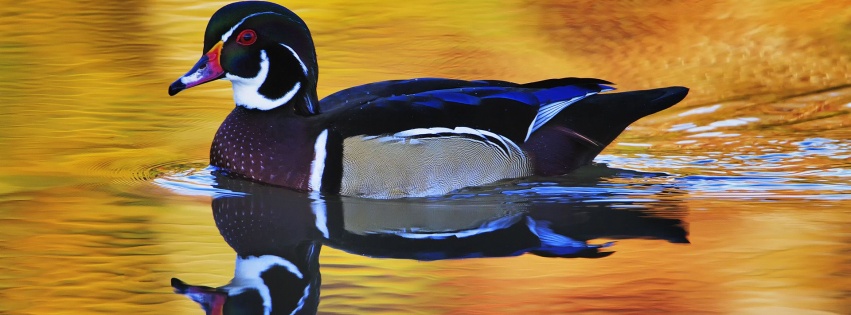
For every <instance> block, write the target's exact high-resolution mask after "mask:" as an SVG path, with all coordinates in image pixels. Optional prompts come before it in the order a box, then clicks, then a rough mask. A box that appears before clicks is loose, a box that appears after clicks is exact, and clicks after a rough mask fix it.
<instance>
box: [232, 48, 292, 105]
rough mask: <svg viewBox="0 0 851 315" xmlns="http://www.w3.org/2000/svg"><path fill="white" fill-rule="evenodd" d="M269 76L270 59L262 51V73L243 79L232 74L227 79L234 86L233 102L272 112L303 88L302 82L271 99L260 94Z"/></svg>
mask: <svg viewBox="0 0 851 315" xmlns="http://www.w3.org/2000/svg"><path fill="white" fill-rule="evenodd" d="M268 75H269V58H268V57H267V56H266V51H265V50H261V51H260V71H258V72H257V75H255V76H254V77H253V78H243V77H240V76H235V75H232V74H230V73H228V74H225V78H227V79H228V80H230V81H231V83H232V84H233V100H234V102H236V105H238V106H242V107H245V108H250V109H259V110H270V109H273V108H275V107H278V106H281V105H284V104H286V103H287V102H289V101H290V100H291V99H292V98H293V96H295V94H296V92H298V90H299V89H300V88H301V82H296V83H295V85H293V87H292V88H291V89H290V90H289V91H288V92H287V93H285V94H284V96H281V97H280V98H277V99H270V98H267V97H266V96H263V95H262V94H260V92H259V90H260V86H261V85H263V82H266V77H267V76H268Z"/></svg>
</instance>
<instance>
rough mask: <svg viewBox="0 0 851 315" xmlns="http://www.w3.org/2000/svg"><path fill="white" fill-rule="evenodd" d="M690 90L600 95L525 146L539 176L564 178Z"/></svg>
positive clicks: (560, 117)
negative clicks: (624, 131)
mask: <svg viewBox="0 0 851 315" xmlns="http://www.w3.org/2000/svg"><path fill="white" fill-rule="evenodd" d="M686 94H688V88H685V87H680V86H673V87H666V88H659V89H652V90H643V91H630V92H622V93H609V94H598V95H593V96H590V97H588V98H585V99H583V100H581V101H579V102H576V103H575V104H571V105H570V106H568V107H567V108H565V109H564V110H563V111H562V112H560V113H559V114H558V115H557V116H556V117H554V118H553V119H552V120H551V121H550V122H548V123H547V124H546V125H544V126H543V127H541V128H540V129H538V130H536V131H535V132H534V133H532V134H531V135H530V137H529V139H528V140H527V141H526V142H525V143H523V145H521V147H522V148H523V149H524V151H526V152H528V153H530V155H531V156H532V158H533V161H534V165H535V174H536V175H543V176H551V175H560V174H565V173H567V172H570V171H572V170H574V169H576V168H578V167H580V166H583V165H587V164H588V163H590V162H591V160H593V159H594V157H596V156H597V154H599V153H600V151H602V150H603V148H605V147H606V146H607V145H609V143H611V142H612V141H614V140H615V138H617V136H618V135H620V133H621V132H623V130H624V129H626V127H627V126H629V125H630V124H632V123H633V122H635V121H636V120H638V119H640V118H642V117H644V116H647V115H650V114H653V113H656V112H658V111H661V110H663V109H666V108H668V107H671V106H673V105H674V104H676V103H678V102H680V101H681V100H683V98H685V97H686Z"/></svg>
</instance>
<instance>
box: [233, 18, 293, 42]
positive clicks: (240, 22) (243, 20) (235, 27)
mask: <svg viewBox="0 0 851 315" xmlns="http://www.w3.org/2000/svg"><path fill="white" fill-rule="evenodd" d="M262 14H277V15H280V16H284V15H283V14H280V13H278V12H272V11H266V12H257V13H253V14H249V15H248V16H246V17H244V18H242V20H239V22H237V23H236V25H234V26H233V27H231V28H230V30H228V31H227V32H226V33H224V34H223V35H222V41H223V42H227V41H228V38H230V36H231V35H233V32H234V31H236V29H237V28H239V26H240V25H242V23H243V22H245V20H248V19H250V18H253V17H255V16H258V15H262Z"/></svg>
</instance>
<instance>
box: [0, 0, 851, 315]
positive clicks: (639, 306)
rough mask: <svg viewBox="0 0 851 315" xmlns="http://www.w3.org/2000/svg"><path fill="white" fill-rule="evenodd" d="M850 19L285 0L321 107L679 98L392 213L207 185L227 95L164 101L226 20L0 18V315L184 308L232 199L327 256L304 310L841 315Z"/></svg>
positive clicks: (146, 10)
mask: <svg viewBox="0 0 851 315" xmlns="http://www.w3.org/2000/svg"><path fill="white" fill-rule="evenodd" d="M846 2H847V1H819V2H810V1H783V2H776V1H756V2H753V1H750V2H736V1H699V2H689V3H686V2H683V3H679V4H677V3H669V2H665V1H637V2H636V1H632V2H617V3H607V4H606V5H600V4H599V3H598V2H595V1H573V2H563V1H536V2H522V1H520V2H518V1H490V2H481V1H469V2H465V1H455V2H445V1H424V2H417V3H410V4H408V3H406V4H405V6H398V5H397V4H396V3H390V2H387V1H377V0H375V1H364V2H359V3H351V2H340V1H324V2H322V3H314V2H310V1H292V2H287V3H285V5H287V6H289V7H290V8H292V9H294V10H295V11H296V12H297V13H298V14H300V15H301V16H302V17H303V18H304V19H305V20H306V21H307V23H308V24H309V25H310V27H311V30H312V31H313V33H314V37H315V40H316V43H317V52H318V55H319V62H320V72H321V74H322V75H321V76H320V78H321V80H320V83H319V89H320V90H319V92H320V95H327V94H329V93H331V92H334V91H336V90H338V89H341V88H344V87H348V86H353V85H357V84H362V83H366V82H372V81H377V80H387V79H398V78H408V77H421V76H433V77H456V78H463V79H481V78H491V79H503V80H514V81H533V80H539V79H543V78H549V77H560V76H591V77H599V78H603V79H606V80H610V81H614V82H616V83H618V85H617V86H618V88H619V89H621V90H631V89H641V88H651V87H657V86H666V85H685V86H689V87H690V88H692V92H691V94H690V95H689V97H688V98H687V99H686V100H685V101H684V102H683V103H681V104H679V105H677V106H675V107H674V108H672V109H670V110H667V111H664V112H661V113H659V114H656V115H653V116H651V117H648V118H645V119H643V120H641V121H639V122H638V123H636V124H634V125H633V126H632V127H630V129H629V130H627V132H625V133H624V134H623V135H621V137H620V138H619V139H618V140H617V141H616V142H615V143H613V144H612V145H611V146H610V147H609V148H608V149H607V150H606V151H604V152H603V154H602V155H601V156H599V157H598V158H597V159H596V160H595V161H596V162H597V165H594V166H591V167H587V168H584V169H581V170H579V171H578V172H576V173H574V174H570V175H567V176H563V177H556V178H529V179H523V180H515V181H509V182H504V183H499V184H495V185H490V186H487V187H479V188H470V189H465V190H462V191H459V192H456V193H453V194H451V195H449V196H444V197H435V198H427V199H418V200H397V201H369V200H359V199H352V198H336V197H328V198H325V197H323V198H320V199H311V197H310V196H301V195H298V194H295V195H293V194H292V193H289V194H288V192H286V191H280V190H276V189H273V188H270V187H266V186H262V185H255V184H250V183H245V182H241V181H234V180H231V179H228V178H226V177H216V174H215V173H214V172H210V170H208V169H206V166H207V165H206V160H207V157H208V150H209V143H210V141H211V139H212V135H213V133H214V132H215V129H216V128H217V126H218V125H219V123H220V122H221V120H222V119H223V118H224V116H225V115H227V113H228V112H229V111H230V109H231V106H232V101H231V98H230V97H231V96H230V88H229V86H227V84H226V83H212V84H209V85H205V86H203V87H200V88H198V89H197V90H196V89H193V90H191V91H187V93H186V94H185V95H184V94H181V95H180V97H176V98H169V97H168V96H167V94H166V88H167V86H168V84H169V83H171V82H172V81H173V80H174V79H175V78H176V77H178V76H179V75H182V74H183V73H184V72H185V71H186V69H188V67H190V66H191V65H192V64H193V63H194V62H195V60H197V58H198V56H199V54H200V53H201V52H200V49H201V39H202V32H203V29H204V27H205V24H206V21H207V19H208V18H209V16H210V15H211V14H212V13H213V12H214V11H215V10H216V9H217V8H219V7H220V6H221V5H223V3H222V2H215V3H210V2H199V3H197V4H187V3H186V2H183V1H156V2H148V1H125V2H120V3H119V2H116V3H101V2H85V1H84V2H74V3H63V4H62V5H58V4H56V3H53V2H47V1H28V2H26V3H11V2H10V3H6V4H4V5H3V9H0V12H1V13H2V16H3V21H4V23H0V33H1V34H2V35H3V36H0V82H2V84H0V104H2V105H3V106H0V148H2V149H0V314H54V313H56V314H59V313H68V314H95V313H136V314H140V313H150V314H163V313H170V314H177V313H181V314H201V313H202V310H201V309H199V308H198V306H197V305H196V304H195V303H193V302H192V301H190V300H189V299H187V298H185V297H183V296H180V295H177V294H174V293H173V292H172V288H171V286H170V283H169V281H170V279H171V278H172V277H179V278H180V279H182V280H185V281H186V282H188V283H193V284H204V285H210V286H220V285H223V284H225V283H227V282H228V281H229V280H230V278H231V276H232V275H233V272H234V258H235V253H234V248H232V247H231V246H229V244H228V243H226V242H225V241H223V235H222V233H221V231H225V230H227V229H228V228H231V227H232V226H231V225H227V224H223V223H222V222H224V223H232V222H237V221H235V220H218V219H220V218H223V216H224V215H237V214H238V213H239V212H238V211H237V212H233V211H234V210H233V209H239V205H240V204H244V203H256V204H270V205H273V206H274V205H281V204H292V205H293V206H292V207H290V208H289V210H288V211H291V212H292V216H288V217H287V218H286V220H284V219H281V220H279V221H280V222H284V221H286V222H289V223H287V224H291V228H288V229H279V231H293V232H292V233H291V234H292V235H289V236H287V237H293V238H294V239H298V240H304V239H307V240H311V241H319V242H320V243H321V244H323V245H322V249H321V251H320V254H319V256H318V257H317V259H318V262H319V266H320V267H319V269H318V273H319V274H321V291H320V293H319V301H320V302H319V305H318V313H321V314H364V313H370V314H378V313H381V314H412V313H415V314H540V313H545V314H547V313H548V314H561V313H570V312H577V313H635V314H647V313H663V312H664V313H687V314H692V313H712V314H716V313H754V314H766V313H770V314H822V313H835V314H843V313H847V312H848V310H849V309H851V291H849V288H851V281H850V280H849V279H851V277H849V276H851V263H849V259H848V254H849V252H851V244H849V243H851V239H849V232H851V230H849V227H848V226H849V224H848V222H849V221H851V211H849V210H848V209H849V207H848V204H849V201H848V199H849V197H848V196H851V194H849V187H851V162H849V160H851V159H849V157H851V140H849V139H851V129H849V127H848V126H849V125H851V115H849V113H851V45H849V43H851V30H849V28H848V25H849V23H851V9H849V8H851V7H849V6H848V5H847V3H846ZM214 197H215V199H214ZM315 202H321V204H322V205H324V206H325V209H326V210H325V211H327V212H326V213H327V217H326V221H325V222H326V223H327V232H328V233H327V236H326V235H325V234H323V232H322V230H321V228H319V230H317V231H319V233H318V236H317V234H315V233H314V232H315V231H314V230H311V229H315V228H318V227H320V226H321V224H319V223H317V222H320V221H321V220H319V221H317V217H318V216H317V214H316V213H319V212H315V211H314V208H311V207H312V206H310V205H314V204H315ZM299 204H301V205H303V207H302V208H299V206H297V205H299ZM234 207H236V208H234ZM258 209H260V210H262V209H265V208H262V207H261V208H258ZM258 211H259V210H258ZM257 213H262V211H260V212H257ZM243 219H246V220H248V219H256V218H252V217H245V218H243ZM257 222H261V223H264V222H265V223H268V222H273V221H264V220H262V219H261V220H258V221H257ZM274 222H278V221H274ZM300 228H303V229H304V230H303V232H304V233H305V234H298V233H296V232H295V231H302V230H299V229H300ZM220 229H221V231H220ZM312 231H313V232H312ZM299 233H301V232H299ZM227 235H228V234H225V236H224V239H225V240H227V241H228V242H230V245H234V244H242V243H240V241H241V240H247V239H243V238H240V237H230V238H229V237H228V236H227ZM305 235H306V236H305ZM450 235H454V237H456V238H459V236H463V237H460V238H459V239H464V240H466V241H465V242H461V243H445V240H446V239H448V238H451V237H449V236H450ZM281 237H283V236H281ZM376 240H377V241H376ZM612 242H614V243H612ZM249 244H262V242H259V243H258V242H249ZM376 244H378V245H376ZM240 246H241V245H236V247H240ZM237 250H238V249H237ZM463 257H467V258H469V259H460V258H463ZM472 257H476V258H472ZM590 257H596V258H590Z"/></svg>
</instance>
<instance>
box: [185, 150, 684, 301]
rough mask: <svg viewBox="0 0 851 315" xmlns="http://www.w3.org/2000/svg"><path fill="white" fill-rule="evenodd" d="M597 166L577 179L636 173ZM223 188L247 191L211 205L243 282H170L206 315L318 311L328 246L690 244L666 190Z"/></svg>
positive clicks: (397, 252) (567, 252)
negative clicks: (367, 194) (319, 192)
mask: <svg viewBox="0 0 851 315" xmlns="http://www.w3.org/2000/svg"><path fill="white" fill-rule="evenodd" d="M590 169H591V171H590V172H587V171H586V172H584V173H582V172H580V173H579V175H577V176H582V174H585V175H586V177H591V178H581V181H582V182H584V184H583V185H586V188H587V187H590V186H594V185H596V184H599V183H601V182H602V181H603V180H604V178H605V177H607V176H612V174H613V173H614V172H615V171H617V172H620V174H619V175H618V176H623V173H624V172H626V171H623V170H612V169H609V168H605V167H596V168H593V167H592V168H590ZM627 173H631V174H627V176H633V175H635V176H641V175H642V173H635V172H627ZM589 174H590V175H589ZM216 181H217V183H218V184H217V187H218V188H220V189H225V190H230V191H234V192H242V193H245V195H240V196H236V195H227V196H221V197H217V198H215V199H213V203H212V208H213V216H214V218H215V222H216V226H217V227H218V228H219V231H220V232H221V234H222V236H223V237H224V239H225V241H226V242H227V243H228V244H229V245H230V246H231V247H233V249H234V250H235V251H236V253H237V261H236V268H235V269H236V270H235V271H234V278H233V279H232V280H231V282H230V283H229V284H227V285H225V286H222V287H218V288H211V287H204V286H192V285H188V284H185V283H183V282H182V281H180V280H178V279H172V286H173V287H174V289H175V291H176V292H177V293H181V294H185V295H187V296H188V297H190V298H192V299H193V300H195V301H196V302H198V303H200V304H201V305H202V307H203V308H204V310H205V311H206V312H207V314H314V313H316V311H317V307H318V305H319V287H320V282H321V281H320V278H321V277H320V272H319V251H320V248H321V246H322V245H323V244H324V245H328V246H331V247H334V248H337V249H340V250H343V251H346V252H349V253H353V254H358V255H364V256H369V257H383V258H400V259H417V260H440V259H460V258H478V257H504V256H517V255H522V254H526V253H528V254H533V255H538V256H543V257H558V258H600V257H606V256H609V255H611V254H612V253H613V252H611V251H609V250H608V248H609V247H610V246H611V245H612V242H608V243H599V244H591V243H589V242H588V241H589V240H593V239H598V238H605V239H628V238H644V239H660V240H667V241H669V242H673V243H687V242H688V240H687V238H686V236H687V231H686V229H685V224H684V222H683V221H682V219H681V218H682V217H683V216H684V215H685V213H684V210H683V208H682V207H681V206H679V205H678V204H676V203H670V202H668V203H664V204H661V203H656V202H649V201H648V198H652V197H653V196H656V195H667V194H670V193H672V190H671V189H667V188H666V189H655V190H651V191H647V192H646V193H645V194H644V195H642V196H640V197H642V199H635V200H637V201H634V202H633V201H630V200H629V199H624V198H613V199H612V201H610V202H607V201H606V200H607V199H606V197H607V196H611V195H615V193H612V192H611V191H614V190H611V189H607V188H603V189H596V190H593V191H595V192H594V193H588V191H589V190H588V189H584V190H583V189H580V191H582V192H583V193H581V194H578V195H579V197H577V194H575V192H576V191H571V190H570V189H568V188H565V189H567V190H566V191H565V194H566V195H571V196H572V197H571V198H566V199H565V198H562V199H564V200H555V201H554V198H552V196H548V197H547V198H525V197H521V198H513V197H516V195H515V196H511V197H512V198H508V197H506V196H510V195H511V193H510V192H509V191H503V192H502V193H499V192H493V191H492V193H495V194H496V195H498V198H480V197H469V198H453V197H452V196H450V197H447V198H441V199H429V200H426V199H400V200H368V199H358V198H348V197H336V196H335V197H322V198H317V197H315V196H313V197H312V196H310V195H307V194H304V193H299V192H294V191H290V190H287V189H282V188H277V187H271V186H266V185H262V184H256V183H253V182H248V181H245V180H241V179H233V178H229V177H227V176H221V175H217V176H216ZM589 183H590V184H589ZM588 185H590V186H588ZM621 190H622V189H621ZM516 191H518V190H515V192H516ZM673 193H676V191H675V190H674V191H673ZM458 196H463V195H456V196H455V197H458ZM563 197H564V196H563ZM509 199H510V200H509ZM494 200H501V202H496V201H494ZM660 207H661V208H663V209H660Z"/></svg>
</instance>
